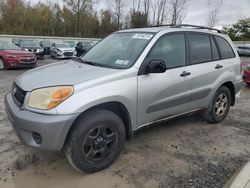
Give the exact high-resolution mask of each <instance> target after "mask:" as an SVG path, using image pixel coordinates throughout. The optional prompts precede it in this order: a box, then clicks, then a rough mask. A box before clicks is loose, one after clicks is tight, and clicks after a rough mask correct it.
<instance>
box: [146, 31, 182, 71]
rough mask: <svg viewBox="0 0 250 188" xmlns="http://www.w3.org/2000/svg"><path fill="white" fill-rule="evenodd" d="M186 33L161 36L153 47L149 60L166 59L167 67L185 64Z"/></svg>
mask: <svg viewBox="0 0 250 188" xmlns="http://www.w3.org/2000/svg"><path fill="white" fill-rule="evenodd" d="M185 43H186V42H185V35H184V34H173V35H167V36H163V37H162V38H160V39H159V40H158V41H157V42H156V45H155V46H154V47H153V48H152V49H151V51H150V53H149V56H148V60H149V61H152V60H164V61H165V63H166V66H167V69H172V68H177V67H182V66H185V64H186V46H185Z"/></svg>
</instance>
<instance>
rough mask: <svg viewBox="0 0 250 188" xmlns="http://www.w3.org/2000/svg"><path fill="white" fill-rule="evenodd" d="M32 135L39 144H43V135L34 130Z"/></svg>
mask: <svg viewBox="0 0 250 188" xmlns="http://www.w3.org/2000/svg"><path fill="white" fill-rule="evenodd" d="M32 137H33V139H34V141H35V142H36V143H37V144H41V143H42V141H43V139H42V136H41V135H40V134H39V133H36V132H32Z"/></svg>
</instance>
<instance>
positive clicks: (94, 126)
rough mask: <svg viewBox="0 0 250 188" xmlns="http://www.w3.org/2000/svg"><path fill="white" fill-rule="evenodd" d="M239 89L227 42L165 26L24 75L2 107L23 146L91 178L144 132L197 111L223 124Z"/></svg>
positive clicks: (113, 38)
mask: <svg viewBox="0 0 250 188" xmlns="http://www.w3.org/2000/svg"><path fill="white" fill-rule="evenodd" d="M241 86H242V76H241V72H240V59H239V56H238V53H237V50H236V49H235V47H234V45H233V43H232V41H231V40H230V38H229V37H228V36H227V35H225V34H223V33H221V32H220V31H219V30H215V29H212V28H206V27H201V26H192V25H175V26H165V27H164V26H162V27H151V28H140V29H130V30H123V31H118V32H115V33H113V34H111V35H109V36H108V37H106V38H105V39H103V40H102V41H101V42H99V43H98V44H97V45H96V46H94V47H93V48H91V50H90V51H88V52H87V53H86V54H85V55H84V56H82V57H80V58H74V59H72V60H65V61H62V62H59V63H53V64H50V65H46V66H42V67H39V68H36V69H33V70H30V71H27V72H25V73H24V74H22V75H20V76H19V77H17V78H16V80H15V82H14V83H13V88H12V90H11V92H10V93H8V94H7V95H6V97H5V106H6V111H7V114H8V116H9V119H10V121H11V122H12V124H13V127H14V129H15V130H16V132H17V135H18V136H19V138H20V140H22V141H23V142H24V143H25V144H27V145H29V146H33V147H36V148H40V149H44V150H54V151H55V150H62V151H63V152H64V153H65V156H66V158H67V160H68V161H69V163H70V164H71V165H72V166H73V167H74V168H75V169H77V170H79V171H85V172H95V171H99V170H102V169H104V168H107V167H108V166H109V165H111V164H112V163H113V162H114V161H115V159H116V158H117V157H118V156H119V154H120V152H121V151H122V149H123V147H124V144H125V141H126V139H129V138H131V137H132V136H133V133H134V132H135V131H137V130H139V129H140V128H143V127H145V126H147V125H151V124H154V123H156V122H157V123H159V122H162V121H164V120H168V119H171V118H173V117H179V116H182V115H186V114H190V113H192V114H193V113H194V112H197V113H198V112H199V113H200V114H202V116H203V117H204V119H205V120H206V121H207V122H209V123H219V122H221V121H223V120H224V119H225V117H226V116H227V114H228V112H229V108H230V106H234V104H235V95H236V94H237V93H238V92H239V91H240V88H241Z"/></svg>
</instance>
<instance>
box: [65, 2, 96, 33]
mask: <svg viewBox="0 0 250 188" xmlns="http://www.w3.org/2000/svg"><path fill="white" fill-rule="evenodd" d="M63 2H64V3H65V4H66V6H67V7H69V8H70V9H71V10H72V12H73V13H74V14H75V16H76V18H75V35H76V36H80V24H81V19H80V18H81V15H82V14H83V13H86V12H87V11H88V10H89V9H90V8H91V6H92V0H63Z"/></svg>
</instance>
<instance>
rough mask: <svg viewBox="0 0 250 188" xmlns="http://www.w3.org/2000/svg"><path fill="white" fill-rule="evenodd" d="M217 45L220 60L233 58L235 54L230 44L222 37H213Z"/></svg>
mask: <svg viewBox="0 0 250 188" xmlns="http://www.w3.org/2000/svg"><path fill="white" fill-rule="evenodd" d="M215 39H216V41H217V43H218V46H219V49H220V52H221V57H222V59H230V58H234V57H235V54H234V51H233V49H232V47H231V46H230V44H229V43H228V42H227V41H226V40H225V39H223V38H222V37H218V36H215Z"/></svg>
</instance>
